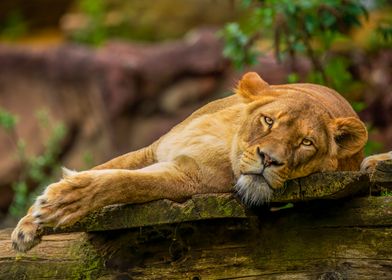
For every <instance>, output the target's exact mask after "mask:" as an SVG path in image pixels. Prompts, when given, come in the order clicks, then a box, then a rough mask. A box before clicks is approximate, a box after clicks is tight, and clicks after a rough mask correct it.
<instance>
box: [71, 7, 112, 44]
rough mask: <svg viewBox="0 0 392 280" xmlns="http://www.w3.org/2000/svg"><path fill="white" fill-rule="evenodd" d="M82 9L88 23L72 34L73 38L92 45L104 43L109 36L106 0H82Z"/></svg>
mask: <svg viewBox="0 0 392 280" xmlns="http://www.w3.org/2000/svg"><path fill="white" fill-rule="evenodd" d="M78 3H79V7H80V10H81V11H82V12H83V14H84V15H85V16H86V18H87V25H86V26H85V27H84V28H83V29H80V30H77V31H75V32H74V33H73V34H72V40H74V41H76V42H79V43H85V44H90V45H95V46H98V45H100V44H102V43H103V42H104V41H105V40H106V39H107V36H108V31H107V28H106V26H105V24H104V23H105V14H106V10H107V6H106V1H105V0H80V1H79V2H78Z"/></svg>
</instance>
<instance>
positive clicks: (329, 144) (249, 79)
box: [235, 73, 367, 204]
mask: <svg viewBox="0 0 392 280" xmlns="http://www.w3.org/2000/svg"><path fill="white" fill-rule="evenodd" d="M236 92H237V94H239V95H240V96H241V97H242V99H243V101H244V102H245V103H246V104H247V106H246V108H247V109H246V112H244V114H246V117H245V120H246V121H245V122H244V123H243V125H242V127H241V128H240V130H239V132H238V139H237V141H236V153H235V154H236V158H237V160H236V161H237V166H236V169H237V173H238V174H237V175H238V176H239V177H238V178H239V179H238V181H237V185H236V190H237V191H238V192H239V194H240V195H241V197H243V199H244V200H245V201H246V202H247V203H250V204H259V203H263V202H265V201H268V200H269V199H270V197H271V196H272V194H273V190H276V189H279V188H281V187H283V185H284V182H285V181H287V180H290V179H294V178H298V177H303V176H307V175H309V174H311V173H314V172H319V171H334V170H353V169H358V167H359V164H360V162H361V160H362V150H363V147H364V145H365V143H366V141H367V131H366V127H365V125H364V124H363V123H362V122H361V121H360V120H359V119H358V117H357V115H356V114H355V112H354V111H353V110H352V108H351V106H350V105H349V104H348V103H347V101H345V100H344V99H343V98H342V97H341V96H340V95H338V94H337V93H336V92H335V91H333V90H331V89H329V88H326V87H323V86H318V85H312V84H292V85H280V86H270V85H268V84H267V83H266V82H265V81H263V80H262V79H261V78H260V77H259V76H258V75H257V74H256V73H248V74H246V75H245V76H244V77H243V78H242V80H241V81H240V82H239V85H238V88H237V90H236Z"/></svg>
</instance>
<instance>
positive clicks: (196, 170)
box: [11, 73, 374, 252]
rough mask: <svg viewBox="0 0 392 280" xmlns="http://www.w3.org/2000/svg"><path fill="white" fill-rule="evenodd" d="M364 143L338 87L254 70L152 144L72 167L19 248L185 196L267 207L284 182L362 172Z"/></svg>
mask: <svg viewBox="0 0 392 280" xmlns="http://www.w3.org/2000/svg"><path fill="white" fill-rule="evenodd" d="M366 141H367V131H366V127H365V125H364V124H363V123H362V122H361V121H360V120H359V119H358V116H357V115H356V113H355V112H354V111H353V109H352V108H351V106H350V105H349V103H348V102H347V101H346V100H344V99H343V97H341V96H340V95H339V94H338V93H337V92H335V91H333V90H332V89H329V88H327V87H324V86H319V85H314V84H290V85H277V86H273V85H269V84H267V83H266V82H265V81H264V80H263V79H261V78H260V77H259V75H258V74H256V73H247V74H245V75H244V77H243V78H242V79H241V81H240V82H239V84H238V87H237V89H236V94H234V95H232V96H229V97H226V98H223V99H220V100H217V101H214V102H211V103H209V104H207V105H206V106H204V107H202V108H201V109H199V110H198V111H196V112H194V113H193V114H192V115H191V116H190V117H188V118H187V119H186V120H184V121H183V122H182V123H180V124H179V125H177V126H176V127H174V128H173V129H172V130H171V131H170V132H169V133H167V134H166V135H164V136H163V137H161V138H160V139H159V140H157V141H156V142H154V143H153V144H151V145H150V146H148V147H145V148H143V149H141V150H138V151H135V152H131V153H128V154H125V155H123V156H120V157H118V158H115V159H113V160H111V161H109V162H107V163H104V164H102V165H99V166H97V167H95V168H93V169H92V170H88V171H82V172H72V171H67V170H65V172H64V178H63V179H62V180H61V181H59V182H58V183H54V184H51V185H50V186H48V187H47V188H46V190H45V191H44V193H43V194H42V195H41V196H39V197H38V198H37V200H36V202H35V203H34V205H33V206H32V207H31V208H30V210H29V211H28V213H27V215H26V216H25V217H24V218H22V219H21V220H20V221H19V223H18V225H17V227H16V228H15V230H14V232H13V233H12V237H11V238H12V241H13V247H14V248H15V249H16V250H18V251H22V252H25V251H27V250H29V249H30V248H32V247H33V246H34V245H36V244H37V243H38V242H39V241H40V238H41V236H40V228H42V227H44V226H56V227H59V226H69V225H72V224H73V223H75V222H76V221H77V220H79V219H80V218H82V217H84V216H85V215H86V214H88V213H89V212H91V211H93V210H96V209H98V208H101V207H103V206H106V205H109V204H115V203H141V202H147V201H151V200H156V199H161V198H168V199H172V200H182V199H184V198H189V197H191V196H192V195H194V194H200V193H220V192H231V191H233V187H232V186H233V185H235V187H234V190H236V191H237V192H238V194H239V195H240V197H242V199H243V200H244V202H245V203H248V204H260V203H264V202H267V201H268V200H269V199H270V198H271V196H272V194H273V191H274V190H275V189H279V188H281V187H282V186H283V184H284V182H285V181H286V180H289V179H294V178H298V177H302V176H306V175H309V174H311V173H314V172H319V171H332V170H357V169H359V167H360V164H361V161H362V159H363V147H364V145H365V143H366ZM373 164H374V160H372V159H371V160H369V161H367V162H365V163H364V166H363V168H364V169H366V168H368V167H371V166H372V165H373Z"/></svg>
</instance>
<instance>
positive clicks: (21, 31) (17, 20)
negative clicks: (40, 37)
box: [0, 11, 28, 41]
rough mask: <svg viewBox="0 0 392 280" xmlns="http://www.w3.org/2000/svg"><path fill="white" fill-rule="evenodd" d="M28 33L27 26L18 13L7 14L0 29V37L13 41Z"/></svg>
mask: <svg viewBox="0 0 392 280" xmlns="http://www.w3.org/2000/svg"><path fill="white" fill-rule="evenodd" d="M27 31H28V26H27V23H26V21H25V20H24V18H23V16H22V14H21V13H20V12H18V11H13V12H11V13H9V14H8V15H7V16H6V18H5V20H4V23H3V27H1V28H0V37H3V38H4V39H7V40H11V41H13V40H15V39H18V38H20V37H21V36H23V35H25V34H26V33H27Z"/></svg>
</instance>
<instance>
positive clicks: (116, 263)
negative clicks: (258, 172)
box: [0, 162, 392, 279]
mask: <svg viewBox="0 0 392 280" xmlns="http://www.w3.org/2000/svg"><path fill="white" fill-rule="evenodd" d="M391 163H392V162H389V163H388V162H387V163H386V164H383V165H382V166H383V169H382V170H383V172H384V171H385V170H388V169H387V168H386V166H390V164H391ZM377 172H378V171H377V170H376V172H375V173H373V174H372V175H371V176H369V175H368V174H363V173H357V172H343V173H330V174H314V175H311V176H309V177H307V178H301V179H299V180H296V181H293V182H289V183H288V185H287V188H286V190H285V192H284V193H281V194H279V195H278V196H276V197H275V198H274V201H275V202H287V201H297V202H298V203H295V205H294V207H293V208H292V209H288V210H282V211H278V212H270V211H269V207H267V206H264V207H262V208H257V209H251V210H248V209H246V208H245V207H244V206H243V205H242V204H241V203H240V202H239V201H238V200H237V199H236V198H235V197H234V196H233V195H231V194H215V195H214V194H211V195H198V196H195V197H193V198H192V199H191V200H188V201H186V202H185V203H175V202H171V201H168V200H161V201H155V202H151V203H147V204H144V205H117V206H110V207H107V208H105V209H103V210H101V211H99V212H96V213H93V214H91V215H90V216H88V217H87V218H86V219H85V220H84V221H82V222H81V223H79V224H78V225H77V226H75V227H73V228H68V229H63V231H89V233H86V232H81V233H61V234H52V235H46V236H44V237H43V242H42V243H41V244H39V245H38V246H37V247H35V248H33V249H32V250H31V251H30V252H28V253H26V254H18V253H15V252H14V251H13V250H12V249H11V242H10V240H9V238H10V233H11V229H9V230H3V231H0V279H244V278H245V279H391V275H392V196H378V197H375V196H367V197H355V198H346V199H339V200H337V199H336V198H342V197H344V196H348V195H349V194H351V193H352V192H354V191H355V192H358V191H359V192H360V191H362V190H363V189H364V188H365V189H368V188H369V186H375V185H377V184H378V183H380V184H383V186H386V187H390V186H391V185H392V184H391V182H392V180H390V181H388V180H387V179H385V178H386V175H385V176H383V177H382V178H384V179H382V180H380V182H378V181H377V180H375V178H377V177H376V176H379V175H377ZM388 172H389V171H386V172H384V173H385V174H387V173H388ZM380 176H381V175H380ZM334 178H335V180H334ZM328 180H329V181H328ZM311 189H313V190H314V191H310V190H311ZM290 194H293V195H292V196H290ZM312 194H313V195H312ZM49 231H51V230H50V229H48V233H49Z"/></svg>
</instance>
